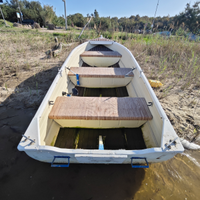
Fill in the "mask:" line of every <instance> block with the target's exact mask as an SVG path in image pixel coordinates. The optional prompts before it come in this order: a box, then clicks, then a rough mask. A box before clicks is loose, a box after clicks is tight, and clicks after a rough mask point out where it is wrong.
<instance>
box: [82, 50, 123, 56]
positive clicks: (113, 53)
mask: <svg viewBox="0 0 200 200" xmlns="http://www.w3.org/2000/svg"><path fill="white" fill-rule="evenodd" d="M81 57H117V58H121V57H122V55H121V54H120V53H118V52H117V51H85V52H83V53H82V54H81Z"/></svg>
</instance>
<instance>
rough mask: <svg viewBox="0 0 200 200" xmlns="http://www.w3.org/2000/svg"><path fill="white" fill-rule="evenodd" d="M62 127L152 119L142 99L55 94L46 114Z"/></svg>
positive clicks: (114, 125) (129, 123) (119, 124)
mask: <svg viewBox="0 0 200 200" xmlns="http://www.w3.org/2000/svg"><path fill="white" fill-rule="evenodd" d="M49 118H50V119H54V120H55V121H56V122H57V123H58V124H60V125H61V126H62V127H85V128H86V127H87V128H118V127H139V126H141V125H142V124H144V123H145V122H146V121H148V120H151V119H152V115H151V113H150V110H149V108H148V106H147V104H146V101H145V99H144V98H131V97H123V98H117V97H57V99H56V101H55V104H54V106H53V108H52V110H51V112H50V114H49Z"/></svg>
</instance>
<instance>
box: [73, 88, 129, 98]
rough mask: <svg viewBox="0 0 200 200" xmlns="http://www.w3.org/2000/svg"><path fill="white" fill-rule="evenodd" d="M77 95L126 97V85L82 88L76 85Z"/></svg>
mask: <svg viewBox="0 0 200 200" xmlns="http://www.w3.org/2000/svg"><path fill="white" fill-rule="evenodd" d="M76 89H77V90H78V96H84V97H99V96H101V97H128V96H129V95H128V92H127V89H126V87H118V88H84V87H79V86H76Z"/></svg>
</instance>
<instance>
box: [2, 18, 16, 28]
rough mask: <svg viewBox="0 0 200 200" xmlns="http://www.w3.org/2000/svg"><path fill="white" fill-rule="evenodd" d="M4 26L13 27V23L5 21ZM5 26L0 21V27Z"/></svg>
mask: <svg viewBox="0 0 200 200" xmlns="http://www.w3.org/2000/svg"><path fill="white" fill-rule="evenodd" d="M6 24H7V25H9V26H10V27H13V23H11V22H9V21H6ZM3 26H5V23H4V20H3V19H0V27H3Z"/></svg>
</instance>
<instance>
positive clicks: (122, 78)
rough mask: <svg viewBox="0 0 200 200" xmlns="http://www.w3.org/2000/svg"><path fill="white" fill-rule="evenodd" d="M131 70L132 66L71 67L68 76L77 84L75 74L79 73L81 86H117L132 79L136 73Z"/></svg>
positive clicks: (122, 85)
mask: <svg viewBox="0 0 200 200" xmlns="http://www.w3.org/2000/svg"><path fill="white" fill-rule="evenodd" d="M131 70H132V69H131V68H105V67H104V68H103V67H102V68H100V67H71V68H70V71H69V73H68V76H69V78H70V80H71V81H72V82H73V84H74V85H77V79H76V75H75V74H78V75H79V84H80V86H81V87H86V88H116V87H124V86H126V85H128V84H129V83H130V82H131V81H132V79H133V76H134V74H133V72H131ZM129 72H130V73H129ZM128 73H129V74H128ZM126 74H128V76H126Z"/></svg>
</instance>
